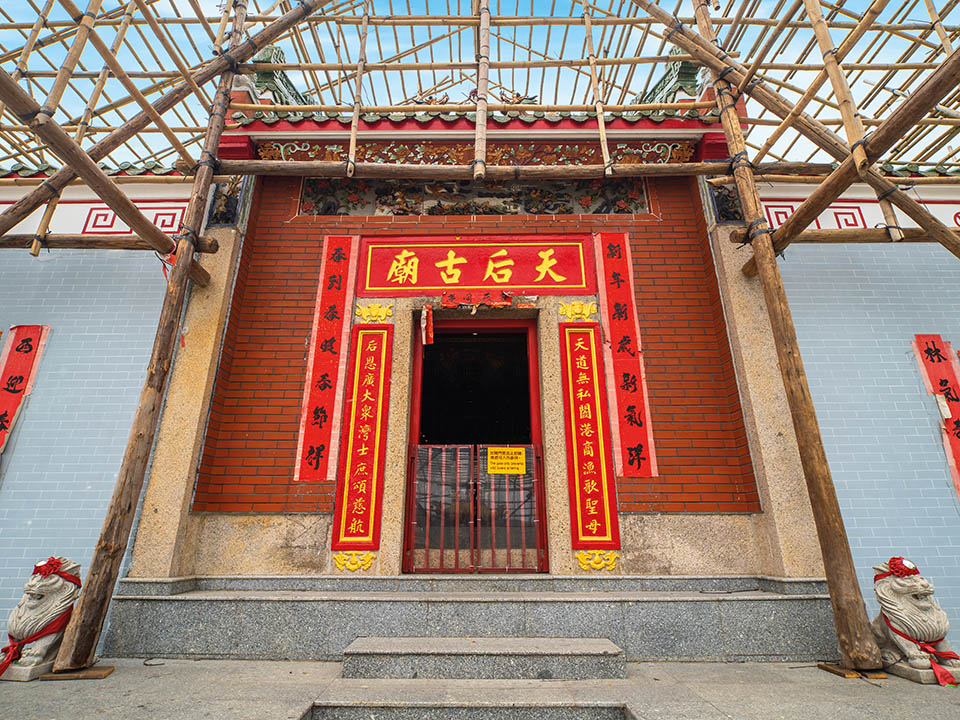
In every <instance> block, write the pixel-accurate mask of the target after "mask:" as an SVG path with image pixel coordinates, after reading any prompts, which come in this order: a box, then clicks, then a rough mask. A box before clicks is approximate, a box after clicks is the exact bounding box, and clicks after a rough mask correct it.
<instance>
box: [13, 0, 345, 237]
mask: <svg viewBox="0 0 960 720" xmlns="http://www.w3.org/2000/svg"><path fill="white" fill-rule="evenodd" d="M328 2H329V0H303V2H301V3H299V4H298V5H297V6H296V7H295V8H293V9H292V10H291V11H290V12H288V13H286V14H285V15H283V16H282V17H281V18H280V19H279V20H276V21H275V22H273V23H271V24H270V25H268V26H267V27H265V28H264V29H263V30H261V31H260V32H258V33H257V34H256V35H254V36H253V37H251V38H248V39H247V40H246V41H245V42H244V43H243V44H241V45H240V46H238V47H237V48H236V49H235V50H232V51H230V52H228V53H226V54H225V55H221V56H220V57H218V58H216V59H215V60H212V61H211V62H209V63H207V64H206V65H204V66H203V67H202V68H200V69H199V70H197V71H196V72H195V73H194V74H193V79H194V81H195V83H196V84H198V85H202V84H203V83H205V82H207V81H208V80H211V79H213V78H215V77H216V76H217V75H219V74H220V73H222V72H224V71H225V70H227V68H229V67H231V65H232V64H234V63H241V62H243V61H244V60H247V59H249V58H251V57H253V55H254V54H256V52H257V51H258V50H260V48H262V47H265V46H267V45H269V44H270V43H272V42H273V41H274V40H276V39H277V38H278V37H280V35H282V34H283V33H284V32H286V31H287V30H288V29H290V28H291V27H292V26H293V25H296V24H297V23H299V22H300V21H302V20H303V19H305V18H306V17H308V16H309V15H311V14H312V13H314V12H316V10H317V9H318V8H319V7H320V6H321V5H324V4H326V3H328ZM190 92H191V88H190V86H189V85H188V84H187V83H181V84H180V85H178V86H177V87H175V88H174V89H172V90H170V91H169V92H167V93H166V94H165V95H164V96H163V97H161V98H159V99H158V100H157V101H156V102H154V103H153V108H154V110H156V111H157V112H158V113H160V114H161V115H162V114H163V113H165V112H166V111H167V110H169V109H170V108H172V107H174V106H175V105H176V104H177V103H179V102H181V101H182V100H183V99H184V98H185V97H186V96H187V95H189V94H190ZM259 107H260V108H261V109H262V106H259ZM150 122H151V121H150V116H149V115H147V114H146V113H144V112H141V113H139V114H137V115H135V116H133V117H132V118H130V119H129V120H128V121H127V122H126V123H124V124H123V125H122V126H121V127H120V129H118V130H115V131H114V132H112V133H110V134H109V135H107V136H106V137H105V138H103V139H102V140H100V142H98V143H97V144H96V145H94V146H93V147H91V148H90V149H89V150H88V152H87V155H89V156H90V158H92V159H93V160H100V159H101V158H104V157H106V156H107V155H108V154H109V153H110V152H112V151H114V150H116V149H117V148H118V147H120V146H121V145H122V144H123V143H125V142H126V141H127V140H129V139H130V138H131V137H133V136H134V135H136V134H137V133H138V132H141V131H142V130H143V129H144V128H145V127H147V125H149V124H150ZM76 177H77V173H76V172H74V170H73V169H72V168H70V167H63V168H60V170H58V171H57V172H55V173H54V174H53V175H51V176H50V177H49V178H47V180H46V181H45V182H44V183H43V184H41V185H39V186H38V187H37V188H36V189H35V190H34V191H33V192H31V193H30V194H29V195H25V196H24V197H22V198H20V199H19V200H18V201H17V202H15V203H14V204H13V205H11V206H10V207H8V208H7V209H6V210H4V211H3V212H2V213H0V235H3V234H4V233H6V232H8V231H9V230H10V229H11V228H12V227H14V226H15V225H16V224H17V223H19V222H20V221H21V220H23V219H24V218H26V217H27V216H29V215H30V214H31V213H32V212H33V211H34V210H36V209H37V208H38V207H40V206H41V205H43V203H45V202H47V201H48V200H50V199H51V198H53V197H55V196H57V195H58V194H59V193H60V191H61V190H63V188H65V187H66V186H67V185H69V184H70V182H71V181H73V179H74V178H76Z"/></svg>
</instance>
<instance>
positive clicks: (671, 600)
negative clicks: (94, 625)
mask: <svg viewBox="0 0 960 720" xmlns="http://www.w3.org/2000/svg"><path fill="white" fill-rule="evenodd" d="M370 636H384V637H391V638H404V637H406V638H422V637H424V636H426V637H431V638H473V639H477V638H504V637H509V638H540V639H548V638H567V639H569V638H604V639H606V640H607V641H609V642H611V643H612V644H613V645H615V646H617V647H618V648H622V650H623V659H625V660H626V661H640V660H698V661H705V660H707V661H740V660H742V661H765V660H787V661H811V660H833V659H836V658H837V657H838V652H837V644H836V637H835V636H834V632H833V618H832V615H831V609H830V601H829V596H828V595H827V594H826V588H825V585H824V583H823V582H822V581H819V580H815V579H814V580H783V579H777V578H766V577H757V576H721V577H649V576H642V577H641V576H633V577H631V576H611V577H569V576H567V577H561V576H550V575H514V576H398V577H369V578H365V577H331V576H309V577H308V576H303V577H298V576H283V577H210V576H198V577H184V578H164V579H149V578H147V579H144V578H127V579H123V580H121V581H120V582H119V583H118V586H117V591H116V595H115V596H114V598H113V603H112V606H111V616H110V621H109V627H108V629H107V632H106V636H105V641H104V649H103V654H104V655H105V656H108V657H154V656H156V657H188V658H250V659H254V658H256V659H300V660H335V661H340V660H343V659H344V658H345V657H346V655H345V650H346V649H347V648H348V646H350V645H351V643H353V642H354V641H355V640H357V638H362V637H370ZM360 647H361V649H362V647H363V645H362V644H361V646H360ZM408 647H409V646H408ZM516 650H517V653H519V652H521V650H520V648H516ZM494 654H495V653H494ZM410 657H412V656H410ZM507 657H511V658H513V659H514V660H515V662H516V664H517V667H520V666H521V665H524V664H528V663H529V662H530V660H531V659H530V656H529V654H527V655H525V656H522V655H520V654H514V655H510V654H508V655H507ZM370 662H371V663H373V662H376V663H381V662H382V663H387V662H388V659H386V658H379V659H376V660H374V659H373V656H372V655H371V659H370ZM410 662H411V663H412V662H413V660H410ZM417 662H418V663H420V664H422V666H423V668H424V672H432V671H430V670H428V668H431V667H436V666H438V665H444V664H446V665H447V666H451V665H452V663H450V662H448V661H447V662H446V663H445V661H443V660H442V658H441V657H440V656H437V657H428V656H427V655H423V657H420V658H419V659H418V660H417ZM472 662H474V667H475V668H480V667H482V666H483V665H484V663H487V662H492V661H491V660H489V659H487V660H484V659H483V657H482V656H481V655H479V654H474V660H473V661H472ZM598 662H599V661H598ZM417 667H419V666H417ZM539 667H540V669H542V670H543V671H544V672H551V673H554V676H555V677H557V676H559V675H558V674H562V673H564V672H567V671H565V670H564V671H562V670H560V669H557V670H556V672H555V671H554V670H552V669H550V666H549V664H541V665H540V666H539ZM392 672H394V673H398V672H399V671H398V670H396V669H395V670H393V671H392ZM418 672H419V670H418ZM498 672H499V671H498ZM605 672H606V671H605ZM418 677H422V676H421V675H418ZM472 677H482V675H481V676H472ZM613 677H617V676H615V675H614V676H613ZM347 679H349V678H345V680H347ZM352 680H357V681H361V679H359V678H354V679H352ZM388 680H389V679H385V680H384V682H387V681H388ZM502 680H503V678H489V679H488V680H483V682H487V681H489V682H497V681H502ZM393 681H394V680H389V682H393ZM396 681H397V682H400V681H402V680H401V679H397V680H396ZM448 681H449V682H456V679H455V678H450V679H448ZM517 681H518V682H519V681H520V680H517ZM478 682H479V681H478ZM528 682H529V680H528Z"/></svg>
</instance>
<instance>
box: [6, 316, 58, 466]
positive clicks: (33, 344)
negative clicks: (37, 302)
mask: <svg viewBox="0 0 960 720" xmlns="http://www.w3.org/2000/svg"><path fill="white" fill-rule="evenodd" d="M49 332H50V328H49V326H47V325H14V326H13V327H12V328H10V334H9V335H8V336H7V343H6V345H4V346H3V353H2V354H0V452H3V448H4V446H6V444H7V438H9V437H10V433H12V432H13V425H14V423H15V422H16V420H17V416H18V415H19V414H20V410H21V409H22V408H23V401H24V399H25V398H26V397H27V396H28V395H29V394H30V391H31V390H33V379H34V377H35V376H36V374H37V367H38V365H39V364H40V356H41V355H42V354H43V346H44V344H45V343H46V341H47V335H48V334H49Z"/></svg>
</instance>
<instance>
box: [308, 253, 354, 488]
mask: <svg viewBox="0 0 960 720" xmlns="http://www.w3.org/2000/svg"><path fill="white" fill-rule="evenodd" d="M357 244H358V238H356V237H327V238H325V241H324V246H323V262H322V263H321V265H320V285H319V287H318V288H317V301H316V306H315V308H314V315H313V333H312V336H311V342H310V355H309V358H308V360H307V384H306V386H305V387H304V390H303V407H302V408H301V411H300V436H299V438H298V440H297V468H296V475H295V477H294V480H295V481H300V482H322V481H324V480H326V479H327V477H328V469H329V468H335V467H336V466H337V464H336V461H337V452H338V448H335V447H332V443H331V438H334V437H337V431H338V430H339V426H340V413H339V412H338V411H337V407H336V400H337V398H339V397H340V396H341V395H342V392H341V391H342V389H343V376H344V375H345V373H344V371H343V369H344V367H345V364H346V361H347V354H346V346H347V340H348V338H349V332H350V317H349V313H350V308H351V307H352V306H353V286H354V275H355V274H356V272H355V271H356V267H357Z"/></svg>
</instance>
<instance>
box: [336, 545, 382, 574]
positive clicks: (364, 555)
mask: <svg viewBox="0 0 960 720" xmlns="http://www.w3.org/2000/svg"><path fill="white" fill-rule="evenodd" d="M376 559H377V554H376V553H373V552H369V551H368V552H356V551H354V550H348V551H347V552H339V553H337V554H336V555H334V556H333V562H334V563H335V564H336V566H337V570H349V571H350V572H356V571H357V570H369V569H370V566H371V565H373V561H374V560H376Z"/></svg>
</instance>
